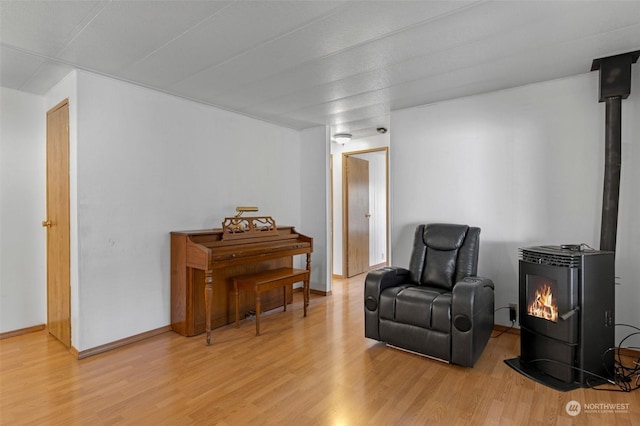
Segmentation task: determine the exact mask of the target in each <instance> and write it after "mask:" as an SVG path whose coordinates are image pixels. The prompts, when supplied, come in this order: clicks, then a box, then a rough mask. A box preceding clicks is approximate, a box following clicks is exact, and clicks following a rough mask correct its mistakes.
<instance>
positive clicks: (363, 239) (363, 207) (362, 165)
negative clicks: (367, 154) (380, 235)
mask: <svg viewBox="0 0 640 426" xmlns="http://www.w3.org/2000/svg"><path fill="white" fill-rule="evenodd" d="M345 171H346V173H345V176H346V191H345V193H346V194H345V195H346V203H345V204H346V218H347V220H346V230H347V232H346V233H345V234H346V240H347V241H346V246H347V250H346V253H347V259H346V262H345V263H346V276H347V277H353V276H354V275H358V274H361V273H363V272H366V271H368V270H369V217H370V214H369V162H368V161H366V160H362V159H360V158H356V157H353V156H347V157H346V169H345Z"/></svg>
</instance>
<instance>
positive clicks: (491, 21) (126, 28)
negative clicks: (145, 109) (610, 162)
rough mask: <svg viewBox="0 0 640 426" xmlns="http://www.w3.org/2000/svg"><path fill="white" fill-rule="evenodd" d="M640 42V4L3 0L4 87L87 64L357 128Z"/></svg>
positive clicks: (193, 94)
mask: <svg viewBox="0 0 640 426" xmlns="http://www.w3.org/2000/svg"><path fill="white" fill-rule="evenodd" d="M639 48H640V2H639V1H621V2H618V1H426V0H425V1H402V0H396V1H312V0H295V1H286V0H284V1H269V0H263V1H243V0H235V1H213V0H211V1H191V0H182V1H178V0H173V1H158V0H155V1H139V0H137V1H117V0H115V1H109V0H101V1H89V0H82V1H5V0H1V1H0V85H2V86H4V87H9V88H13V89H17V90H22V91H26V92H31V93H36V94H44V93H45V92H46V91H47V90H48V89H50V88H51V87H52V86H53V85H54V84H55V83H57V82H58V81H59V80H60V79H61V78H62V77H64V76H65V75H66V74H67V73H69V72H70V71H71V70H72V69H82V70H88V71H92V72H95V73H98V74H103V75H107V76H111V77H113V78H117V79H121V80H125V81H129V82H132V83H136V84H139V85H142V86H146V87H150V88H154V89H157V90H160V91H163V92H166V93H171V94H174V95H177V96H181V97H184V98H188V99H192V100H194V101H198V102H202V103H205V104H208V105H214V106H217V107H220V108H224V109H226V110H231V111H236V112H238V113H241V114H245V115H249V116H252V117H256V118H260V119H263V120H266V121H269V122H273V123H277V124H280V125H283V126H287V127H291V128H294V129H305V128H309V127H314V126H318V125H330V126H332V130H333V131H334V132H350V133H353V135H354V137H362V136H367V135H369V134H373V133H375V128H376V127H380V126H384V127H388V125H389V112H390V111H391V110H396V109H399V108H406V107H411V106H416V105H423V104H428V103H432V102H437V101H440V100H444V99H451V98H456V97H461V96H468V95H473V94H478V93H485V92H490V91H494V90H499V89H504V88H509V87H515V86H521V85H525V84H530V83H535V82H539V81H545V80H550V79H556V78H562V77H567V76H572V75H577V74H582V73H586V72H589V70H590V67H591V62H592V60H593V59H596V58H600V57H604V56H610V55H614V54H619V53H626V52H629V51H635V50H638V49H639ZM596 90H597V88H594V91H596Z"/></svg>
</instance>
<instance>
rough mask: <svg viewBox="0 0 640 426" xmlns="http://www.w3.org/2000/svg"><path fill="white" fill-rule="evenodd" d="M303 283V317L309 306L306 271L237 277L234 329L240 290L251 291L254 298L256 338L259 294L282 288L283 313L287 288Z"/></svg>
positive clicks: (235, 280)
mask: <svg viewBox="0 0 640 426" xmlns="http://www.w3.org/2000/svg"><path fill="white" fill-rule="evenodd" d="M300 281H303V282H304V287H303V290H302V293H303V298H304V316H305V317H306V316H307V306H308V305H309V271H308V270H307V269H295V268H279V269H271V270H268V271H262V272H256V273H253V274H247V275H239V276H237V277H234V278H233V287H234V289H235V292H236V328H237V327H238V326H239V321H240V318H239V316H240V312H239V310H240V307H239V304H240V303H239V300H240V290H244V291H253V292H254V293H255V296H256V336H259V335H260V294H261V293H263V292H265V291H267V290H271V289H273V288H278V287H282V295H283V302H284V311H286V310H287V288H286V287H287V286H288V285H291V284H293V283H297V282H300Z"/></svg>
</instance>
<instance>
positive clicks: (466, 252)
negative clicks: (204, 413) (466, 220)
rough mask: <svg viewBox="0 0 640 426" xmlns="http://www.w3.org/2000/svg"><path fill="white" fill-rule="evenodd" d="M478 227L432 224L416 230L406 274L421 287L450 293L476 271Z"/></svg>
mask: <svg viewBox="0 0 640 426" xmlns="http://www.w3.org/2000/svg"><path fill="white" fill-rule="evenodd" d="M479 245H480V228H475V227H470V226H467V225H455V224H445V223H435V224H428V225H418V227H417V228H416V232H415V236H414V242H413V250H412V253H411V260H410V263H409V271H410V273H411V280H412V281H413V282H415V283H418V284H421V285H427V286H431V287H438V288H442V289H445V290H451V289H452V288H453V286H454V285H455V283H456V282H458V281H460V280H461V279H463V278H464V277H468V276H475V275H476V274H477V270H478V251H479Z"/></svg>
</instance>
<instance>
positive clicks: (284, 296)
mask: <svg viewBox="0 0 640 426" xmlns="http://www.w3.org/2000/svg"><path fill="white" fill-rule="evenodd" d="M282 302H283V306H284V309H283V311H284V312H287V286H283V287H282Z"/></svg>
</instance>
